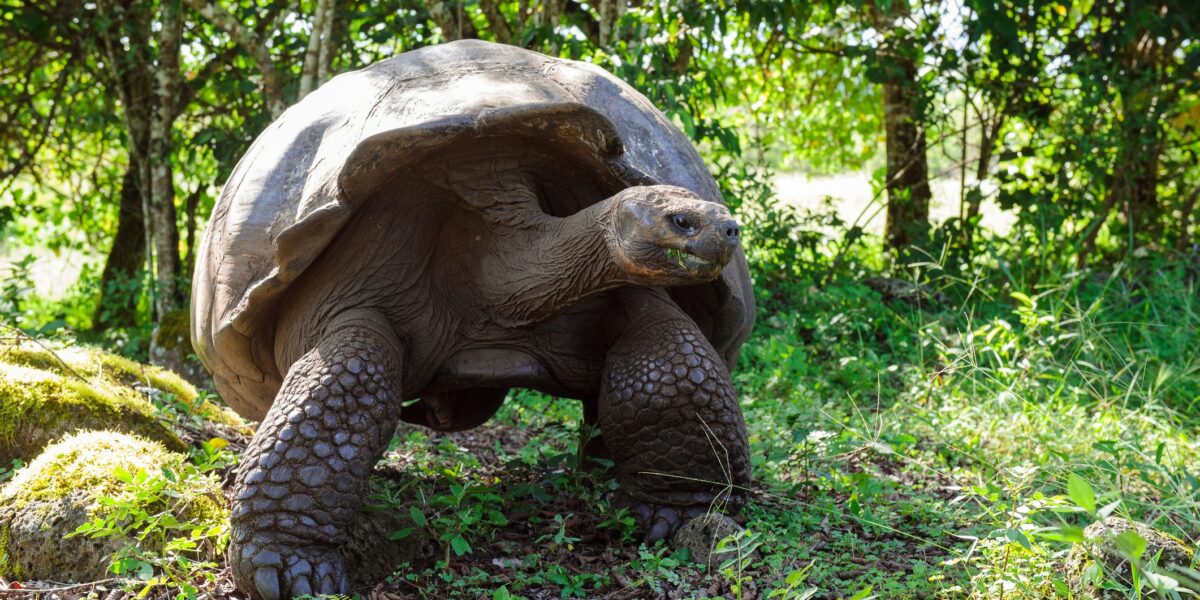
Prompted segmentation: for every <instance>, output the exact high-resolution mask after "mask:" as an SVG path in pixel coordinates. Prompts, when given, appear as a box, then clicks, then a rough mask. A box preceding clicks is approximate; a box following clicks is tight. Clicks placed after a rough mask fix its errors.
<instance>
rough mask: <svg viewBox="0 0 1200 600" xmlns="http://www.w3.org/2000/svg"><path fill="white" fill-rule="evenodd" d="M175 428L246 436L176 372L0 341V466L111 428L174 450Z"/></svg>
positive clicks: (94, 353)
mask: <svg viewBox="0 0 1200 600" xmlns="http://www.w3.org/2000/svg"><path fill="white" fill-rule="evenodd" d="M163 421H167V422H169V423H172V424H175V425H178V426H179V427H178V429H179V430H180V431H184V432H185V433H186V432H187V431H188V430H192V431H194V432H195V436H194V437H197V438H203V439H207V437H212V436H211V435H208V436H206V433H205V432H203V431H200V430H204V429H207V428H215V429H217V431H216V432H214V433H216V434H228V436H234V437H236V436H248V435H250V434H251V430H250V428H249V427H248V426H247V425H246V423H245V422H244V421H242V419H241V418H240V417H238V416H237V415H236V414H234V413H233V412H232V411H230V410H229V409H226V408H223V407H220V406H217V405H216V404H214V403H212V402H210V401H208V400H207V399H206V398H202V397H201V396H200V394H199V393H198V392H197V391H196V388H195V387H193V386H192V385H191V384H189V383H187V382H186V381H184V380H183V379H181V378H180V377H178V376H177V375H175V374H173V373H171V372H169V371H165V370H163V369H160V368H158V367H150V366H146V365H142V364H140V363H137V362H135V361H132V360H129V359H127V358H123V357H120V356H116V355H113V354H109V353H107V352H102V351H99V350H92V349H87V348H64V349H61V350H55V351H53V352H52V351H50V350H47V349H44V348H41V347H39V346H36V345H33V344H31V343H25V344H22V345H20V346H16V345H3V346H0V465H4V466H7V465H8V463H9V462H10V461H11V460H12V459H14V458H21V459H25V460H28V459H30V458H32V457H34V456H36V455H37V453H38V452H39V451H40V450H41V449H42V448H44V447H45V446H46V445H47V444H49V443H51V442H53V441H54V440H56V439H58V438H60V437H62V436H63V435H66V434H68V433H71V432H73V431H80V430H85V429H114V430H117V431H125V432H129V433H134V434H137V435H141V436H144V437H147V438H150V439H152V440H157V441H159V442H162V443H163V444H165V445H166V446H167V447H168V448H170V449H174V450H182V449H183V448H184V443H183V442H182V441H181V440H180V438H179V435H178V434H177V433H175V432H172V431H171V430H170V429H169V428H168V427H167V426H166V425H165V424H164V423H163Z"/></svg>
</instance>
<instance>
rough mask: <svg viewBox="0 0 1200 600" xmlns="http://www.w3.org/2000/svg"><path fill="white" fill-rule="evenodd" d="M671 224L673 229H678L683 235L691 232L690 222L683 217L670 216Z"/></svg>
mask: <svg viewBox="0 0 1200 600" xmlns="http://www.w3.org/2000/svg"><path fill="white" fill-rule="evenodd" d="M671 223H672V224H673V225H675V227H678V228H679V230H680V231H682V232H684V233H691V231H692V222H691V221H689V220H688V218H687V217H685V216H683V215H672V216H671Z"/></svg>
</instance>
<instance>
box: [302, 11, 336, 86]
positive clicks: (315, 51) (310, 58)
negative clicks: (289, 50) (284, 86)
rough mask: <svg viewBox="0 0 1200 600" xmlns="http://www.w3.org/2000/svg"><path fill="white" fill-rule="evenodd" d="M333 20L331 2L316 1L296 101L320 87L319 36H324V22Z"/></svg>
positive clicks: (320, 45)
mask: <svg viewBox="0 0 1200 600" xmlns="http://www.w3.org/2000/svg"><path fill="white" fill-rule="evenodd" d="M332 18H333V0H317V8H316V11H315V12H314V13H313V24H312V31H311V32H309V34H308V47H307V48H306V49H305V51H304V64H303V65H302V66H301V68H300V91H299V92H298V93H297V94H296V99H297V100H302V99H304V97H305V96H307V95H308V94H309V93H310V92H312V91H313V90H315V89H317V86H319V85H320V79H319V77H318V72H319V71H320V67H319V65H320V60H321V50H322V40H321V36H322V35H324V34H325V22H326V21H330V20H332Z"/></svg>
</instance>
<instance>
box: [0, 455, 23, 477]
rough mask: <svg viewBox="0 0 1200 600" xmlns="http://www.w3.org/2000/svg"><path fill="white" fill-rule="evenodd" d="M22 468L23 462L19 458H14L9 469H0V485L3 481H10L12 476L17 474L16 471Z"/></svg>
mask: <svg viewBox="0 0 1200 600" xmlns="http://www.w3.org/2000/svg"><path fill="white" fill-rule="evenodd" d="M23 466H25V461H23V460H21V459H19V458H14V459H13V460H12V466H11V467H0V483H4V482H5V481H8V480H9V479H12V477H13V475H16V474H17V470H18V469H20V468H21V467H23Z"/></svg>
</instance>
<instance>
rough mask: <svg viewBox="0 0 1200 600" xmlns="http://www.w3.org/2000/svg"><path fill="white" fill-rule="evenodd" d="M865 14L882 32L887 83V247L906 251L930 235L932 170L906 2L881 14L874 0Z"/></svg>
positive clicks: (899, 0) (895, 3)
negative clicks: (906, 28)
mask: <svg viewBox="0 0 1200 600" xmlns="http://www.w3.org/2000/svg"><path fill="white" fill-rule="evenodd" d="M866 8H867V11H868V14H869V15H870V17H871V20H872V22H873V24H874V26H875V28H876V29H877V30H878V31H879V32H881V33H882V34H883V37H884V42H883V46H882V47H881V48H879V51H878V57H879V60H880V62H881V63H882V64H881V66H882V68H883V71H884V73H885V77H884V80H883V86H882V87H883V122H884V131H885V134H886V136H887V143H886V147H887V181H886V182H885V186H886V188H887V194H888V205H887V221H886V223H885V225H884V237H885V241H886V243H887V247H888V248H889V249H891V250H895V251H903V250H905V249H906V248H909V247H910V246H914V245H916V246H921V245H924V243H925V241H926V240H927V239H928V235H929V200H930V197H931V196H932V194H931V193H930V190H929V166H928V163H927V161H926V151H925V127H924V124H923V122H922V120H921V115H920V113H919V110H918V102H919V101H920V92H919V90H920V87H919V86H920V82H919V81H918V79H917V67H916V64H915V62H914V60H913V57H912V53H911V52H905V51H904V50H912V48H902V47H901V45H903V44H912V43H913V42H912V41H910V40H907V39H905V36H904V35H902V34H903V33H904V31H903V29H902V27H903V25H901V22H902V20H903V19H904V18H906V17H907V16H908V6H907V0H894V1H893V2H891V3H890V4H889V6H888V11H887V13H882V12H881V11H880V10H879V8H878V7H877V6H876V5H875V3H874V2H868V3H867V6H866Z"/></svg>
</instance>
